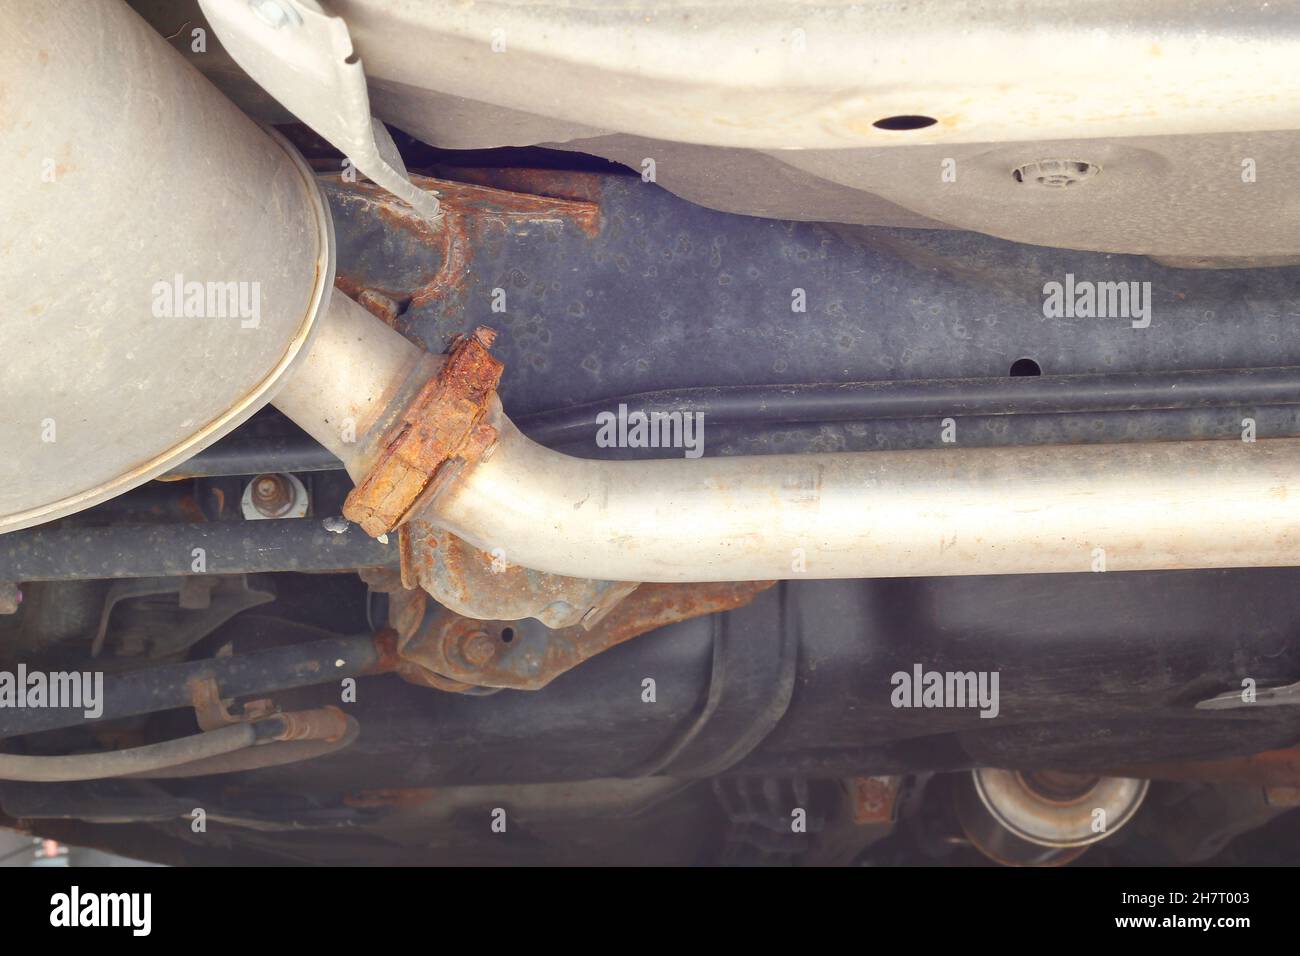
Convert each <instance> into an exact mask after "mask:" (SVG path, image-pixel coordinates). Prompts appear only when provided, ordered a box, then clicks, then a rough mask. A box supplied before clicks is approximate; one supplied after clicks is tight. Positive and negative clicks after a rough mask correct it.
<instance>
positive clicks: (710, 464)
mask: <svg viewBox="0 0 1300 956" xmlns="http://www.w3.org/2000/svg"><path fill="white" fill-rule="evenodd" d="M94 7H95V15H94V16H93V17H90V16H87V15H86V7H85V4H84V3H72V2H70V0H58V2H50V3H45V4H41V5H40V6H39V7H34V8H33V9H31V10H24V11H23V14H22V15H21V16H17V15H9V16H6V17H4V18H3V19H0V43H2V44H3V46H4V48H5V50H6V57H5V59H4V61H3V64H0V122H2V123H3V124H4V125H5V127H6V128H5V130H4V138H3V156H4V158H5V159H6V160H7V161H8V168H9V169H10V170H14V171H16V172H15V174H14V176H13V178H12V179H11V182H10V186H9V188H8V189H7V190H6V194H5V197H4V200H3V212H4V215H3V216H2V217H0V257H2V258H0V262H3V267H4V268H3V272H2V273H0V296H2V297H3V301H5V302H6V306H7V312H8V315H9V318H7V319H6V321H5V323H4V324H3V326H2V327H0V328H2V329H3V332H2V333H0V334H2V335H3V340H2V341H0V354H3V355H4V356H5V357H6V358H7V359H8V360H9V366H8V367H7V368H6V371H5V375H4V377H3V379H2V380H0V419H2V420H3V421H2V424H3V434H4V435H5V446H6V447H5V449H4V451H5V454H4V455H3V456H0V462H2V463H0V531H5V530H11V529H14V528H20V527H25V526H27V525H31V524H36V523H39V522H42V521H47V520H50V519H51V518H55V517H58V516H59V515H63V514H67V513H69V512H71V511H74V510H77V509H80V508H84V507H87V506H89V505H91V504H94V503H95V502H97V501H101V500H103V499H105V498H108V497H110V496H112V495H115V494H118V493H120V492H122V491H125V490H126V489H128V488H130V487H132V486H134V485H136V484H139V483H141V482H143V481H145V480H148V479H149V478H151V477H153V476H155V475H157V474H159V473H161V472H162V471H164V470H166V469H167V468H169V467H170V466H172V465H173V464H175V463H176V462H178V461H180V460H182V459H184V458H185V457H187V456H188V455H191V454H193V453H194V452H195V451H197V450H199V449H201V448H202V447H204V446H205V445H206V444H208V443H210V442H211V441H213V440H215V439H216V438H217V437H219V436H220V435H222V434H224V433H225V432H227V431H229V430H230V429H231V428H233V427H234V426H235V425H237V424H238V423H239V422H241V421H243V420H244V419H245V418H247V417H248V416H249V415H250V414H252V412H253V411H254V410H255V409H256V408H257V407H259V406H260V405H261V404H263V403H265V402H266V401H268V400H271V399H272V397H273V396H274V400H275V403H276V404H277V405H278V406H279V407H280V408H281V409H282V410H283V411H284V412H286V413H287V414H288V415H289V416H290V417H291V418H293V419H294V420H295V421H297V422H298V423H299V424H300V425H302V427H304V428H305V429H306V430H307V431H308V432H309V433H311V434H312V435H313V436H314V437H316V439H317V440H318V441H320V442H321V443H322V444H324V445H325V446H326V447H327V448H329V449H330V450H331V451H333V452H334V453H335V454H336V455H338V456H339V457H340V458H341V459H342V460H343V461H344V463H345V465H346V466H347V467H348V470H349V471H350V473H351V474H352V476H353V478H354V479H355V480H356V481H357V483H358V488H357V489H356V491H354V493H353V496H352V497H351V498H350V499H349V508H348V510H347V513H348V514H349V516H350V517H352V518H353V519H354V520H356V521H358V522H359V523H360V524H361V525H362V526H363V527H364V528H365V529H366V530H367V531H368V532H370V533H371V534H373V535H376V536H379V535H383V534H387V533H388V532H390V531H393V530H395V529H398V528H399V527H406V526H408V525H409V524H410V523H411V522H420V523H422V524H423V525H426V526H431V527H435V528H440V529H446V530H449V531H451V532H453V533H454V534H455V535H457V536H459V537H461V538H463V539H464V540H465V541H467V542H469V543H470V544H472V545H474V546H475V547H476V548H478V549H481V550H482V551H483V552H487V553H491V554H500V555H502V556H503V557H504V559H505V560H506V561H507V562H509V564H511V565H514V566H517V567H522V568H525V569H532V570H534V571H538V572H545V573H546V574H550V575H556V576H562V577H563V578H566V579H583V580H581V581H579V582H578V584H574V582H573V581H572V580H569V582H568V583H567V584H563V583H562V584H560V585H555V586H556V587H559V588H560V589H561V590H563V589H564V588H568V591H566V592H565V593H566V594H569V595H570V596H571V599H570V598H566V601H568V603H569V604H571V605H572V606H573V607H575V608H577V611H575V613H582V614H586V613H587V612H585V611H583V608H584V607H586V606H587V605H586V604H585V603H584V602H586V601H587V599H588V597H589V592H591V589H590V588H587V589H585V590H584V588H583V587H582V586H580V585H582V584H584V583H585V584H591V583H592V582H591V581H587V580H585V579H599V580H603V581H606V582H608V581H620V582H665V583H667V582H691V581H745V580H773V579H782V578H797V577H804V576H807V577H821V578H837V577H879V576H900V575H959V574H1011V573H1042V572H1069V571H1090V570H1091V571H1101V570H1110V571H1120V570H1148V569H1160V568H1215V567H1259V566H1279V565H1290V564H1293V563H1295V559H1296V554H1297V550H1298V546H1300V528H1298V526H1297V520H1298V518H1300V507H1298V505H1297V502H1300V480H1298V479H1297V478H1296V475H1297V473H1298V472H1300V441H1296V440H1273V441H1261V442H1258V443H1254V444H1246V443H1236V442H1232V443H1228V442H1181V443H1169V444H1154V445H1151V444H1147V445H1109V446H1104V445H1103V446H1081V447H1055V448H1003V449H979V450H962V449H946V450H934V451H907V452H869V453H860V454H834V455H816V456H795V457H791V456H771V457H761V458H714V459H700V460H675V461H651V462H644V461H643V462H604V461H584V460H578V459H574V458H570V457H566V456H564V455H561V454H557V453H555V452H552V451H549V450H547V449H545V448H542V447H541V446H538V445H536V444H534V443H533V442H531V441H529V440H528V439H527V438H525V437H524V436H523V435H522V434H520V433H519V432H518V430H517V429H516V428H515V427H514V426H513V425H512V424H511V422H510V421H509V419H508V418H507V417H506V416H505V414H504V413H503V412H502V410H501V407H500V404H499V402H498V400H497V398H496V393H495V385H496V380H497V376H499V375H500V372H501V369H500V365H499V363H496V362H495V360H494V359H492V358H491V357H490V355H488V353H487V350H486V344H488V339H487V337H484V338H482V339H481V340H475V341H467V342H464V343H461V344H460V345H459V346H458V350H457V351H454V352H453V353H452V355H450V356H449V357H447V358H446V359H445V360H444V359H439V358H437V357H433V356H429V355H427V354H425V353H424V352H422V351H421V350H420V349H418V348H417V347H416V346H414V345H413V344H412V343H410V342H408V341H407V340H406V339H404V338H403V337H402V336H400V335H399V334H398V333H396V332H395V331H393V330H392V329H390V328H389V327H387V326H386V325H384V324H383V323H382V322H381V321H380V320H378V319H377V318H374V317H373V316H371V315H370V314H369V313H367V312H366V311H365V310H364V309H362V308H361V307H360V306H358V305H356V304H355V303H354V302H352V301H351V300H350V299H348V298H346V297H345V296H342V295H335V296H333V297H332V298H331V297H330V296H329V292H330V286H331V283H332V280H333V269H334V262H333V249H332V234H331V227H330V219H329V215H328V212H327V210H326V208H325V206H324V204H323V202H322V200H321V196H320V193H319V191H318V189H317V187H316V185H315V183H314V181H313V179H312V176H311V174H310V171H309V170H308V169H307V167H306V166H305V165H304V164H303V162H302V161H301V159H300V158H299V157H297V156H296V155H295V154H294V153H293V152H292V150H290V149H288V148H287V147H286V146H285V145H284V144H282V143H281V142H279V141H278V140H276V139H274V138H273V137H271V136H269V135H267V134H266V133H264V132H263V131H262V130H260V129H258V128H257V127H256V126H255V125H254V124H253V123H252V122H251V121H250V120H249V119H248V118H247V117H246V116H244V114H243V113H241V112H240V111H239V110H237V109H236V108H235V107H234V106H233V105H231V104H230V103H229V102H228V101H226V100H225V99H224V98H223V97H222V96H221V95H220V94H219V93H218V92H217V91H216V90H215V89H213V88H212V87H211V86H210V85H209V84H208V83H207V81H206V80H204V79H203V78H202V77H201V76H199V74H198V73H197V72H196V71H194V70H193V69H192V68H191V67H189V66H188V65H187V64H185V63H184V62H183V60H182V59H181V57H180V56H179V54H177V53H176V52H175V51H173V50H171V49H170V48H169V47H168V46H167V44H166V42H165V41H163V40H162V39H161V38H160V37H159V36H158V35H157V34H156V33H154V32H153V31H152V30H151V29H150V28H149V27H148V26H147V25H146V24H145V23H144V22H143V21H142V20H140V19H139V18H138V17H137V16H136V15H135V14H134V13H133V12H132V11H130V10H129V9H128V8H127V7H126V6H124V5H123V4H121V3H118V2H115V0H113V2H110V0H99V2H97V3H95V5H94ZM232 296H233V298H232ZM232 303H233V305H232ZM245 305H246V306H247V308H244V306H245ZM232 310H233V314H232ZM245 313H247V314H245ZM320 316H324V321H323V322H321V321H319V319H318V317H320ZM318 325H321V326H322V327H321V328H320V329H319V331H318V332H317V330H316V326H318ZM313 334H315V335H316V340H315V342H314V344H313V345H312V346H311V348H310V351H308V344H309V339H310V338H311V336H312V335H313ZM291 370H292V374H290V372H291ZM277 390H279V392H278V395H277V394H276V393H277ZM403 536H404V541H405V545H406V549H405V550H409V548H410V546H411V545H412V541H413V540H416V541H418V540H423V536H422V535H418V534H406V533H404V532H403ZM407 559H408V560H407V563H408V564H420V562H419V561H414V560H411V559H412V556H411V555H407ZM424 563H425V564H428V563H429V562H427V561H426V562H424ZM417 577H418V576H415V575H408V580H414V579H416V578H417ZM422 583H423V582H422ZM554 584H555V583H554V582H543V583H542V586H541V587H539V588H538V590H539V591H542V592H544V596H543V600H545V601H549V602H551V603H554V593H555V592H554V590H553V589H552V585H554ZM606 590H607V589H603V588H596V589H595V593H598V594H603V593H605V591H606ZM609 593H613V594H623V593H626V589H612V590H610V591H609ZM573 594H579V595H581V599H579V598H578V597H572V595H573ZM591 600H592V602H595V601H596V600H597V599H595V598H592V599H591ZM591 607H595V603H592V604H591ZM584 619H586V618H584ZM592 620H594V618H592Z"/></svg>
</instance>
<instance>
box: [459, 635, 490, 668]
mask: <svg viewBox="0 0 1300 956" xmlns="http://www.w3.org/2000/svg"><path fill="white" fill-rule="evenodd" d="M496 652H497V645H496V641H494V640H492V638H491V637H490V636H489V635H488V633H487V632H486V631H473V632H471V633H469V634H466V635H465V637H464V639H463V640H462V641H461V644H460V656H461V657H462V658H463V659H464V661H465V663H466V664H469V665H470V666H471V667H483V666H485V665H486V664H489V663H490V662H491V661H492V658H494V657H495V656H496Z"/></svg>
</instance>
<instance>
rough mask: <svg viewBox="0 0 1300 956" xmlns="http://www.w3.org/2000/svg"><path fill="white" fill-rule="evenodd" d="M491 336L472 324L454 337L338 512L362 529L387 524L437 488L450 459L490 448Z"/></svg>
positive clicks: (495, 376) (464, 459)
mask: <svg viewBox="0 0 1300 956" xmlns="http://www.w3.org/2000/svg"><path fill="white" fill-rule="evenodd" d="M494 336H495V333H493V332H492V331H491V330H490V329H487V328H479V329H476V330H475V331H474V332H473V333H472V334H470V335H466V336H464V337H460V338H458V339H457V340H456V341H455V342H454V343H453V345H452V347H451V350H450V351H449V353H448V355H447V360H446V361H445V362H444V363H443V365H442V367H441V368H440V369H439V370H438V372H437V374H436V375H435V376H434V377H433V378H432V379H430V380H429V382H428V383H427V384H426V385H425V386H424V388H422V389H421V390H420V392H419V393H418V394H417V395H416V397H415V398H414V399H413V400H412V402H411V404H410V405H409V406H408V407H407V409H406V410H405V411H404V412H403V413H402V415H401V417H400V419H399V420H398V421H397V423H396V424H395V425H394V426H393V427H392V429H391V430H390V431H389V433H388V435H386V436H385V438H384V440H383V447H382V449H381V451H380V454H379V459H378V461H376V462H375V464H374V466H373V467H372V468H371V470H370V471H369V473H368V474H367V475H366V476H365V477H364V478H363V479H362V480H361V481H360V482H359V483H358V484H357V487H356V488H355V489H353V491H352V493H351V494H350V495H348V499H347V502H346V503H345V504H344V506H343V514H344V516H345V517H346V518H348V519H349V520H351V521H355V522H356V523H357V524H359V525H361V527H362V528H363V529H364V530H365V531H366V533H367V534H370V535H372V536H376V537H377V536H379V535H381V534H386V533H387V532H389V531H391V530H393V529H394V528H395V527H396V526H397V525H398V524H400V523H401V522H402V520H403V519H404V518H405V517H406V515H407V514H408V513H409V512H410V510H411V508H412V506H413V505H414V504H415V503H416V501H418V500H419V499H420V498H421V497H422V496H424V495H425V493H426V492H429V493H436V491H437V488H438V484H439V482H441V481H445V480H447V479H448V478H449V477H450V475H451V471H452V469H453V468H454V466H455V463H457V462H461V463H469V464H472V463H473V462H476V461H478V460H479V459H480V458H481V457H482V456H483V455H484V454H487V453H489V451H490V449H491V447H492V446H493V444H494V443H495V442H496V432H495V430H494V429H493V428H492V427H491V426H490V425H488V424H487V423H486V422H485V421H484V418H485V416H486V414H487V412H488V407H489V402H490V399H491V398H492V397H493V395H494V394H495V389H496V385H497V382H498V381H499V380H500V378H501V369H502V365H501V362H499V361H498V360H496V359H495V358H493V357H492V355H491V354H489V352H488V349H489V348H491V346H492V340H493V338H494Z"/></svg>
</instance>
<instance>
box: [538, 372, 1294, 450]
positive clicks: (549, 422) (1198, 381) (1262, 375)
mask: <svg viewBox="0 0 1300 956" xmlns="http://www.w3.org/2000/svg"><path fill="white" fill-rule="evenodd" d="M615 403H621V404H624V405H626V406H627V407H628V410H629V412H633V411H636V412H644V413H645V414H647V415H650V414H654V413H656V412H659V413H665V412H691V413H703V415H704V419H705V421H706V422H708V423H709V424H711V425H745V424H758V423H763V424H780V423H787V424H789V423H800V422H802V423H814V422H847V421H871V420H878V419H900V418H944V417H953V418H961V417H963V416H973V415H1044V414H1046V415H1050V414H1071V413H1078V412H1133V411H1160V410H1168V409H1187V408H1213V407H1218V406H1224V407H1251V406H1256V405H1296V404H1300V368H1296V367H1290V366H1287V367H1279V368H1249V369H1210V370H1205V371H1184V372H1119V373H1105V374H1101V375H1043V376H1025V377H1017V378H971V379H935V380H925V381H911V382H909V381H898V382H843V383H836V384H817V385H732V386H726V387H720V388H678V389H665V390H662V391H654V392H641V393H639V394H636V395H628V396H625V397H622V398H611V399H606V400H604V401H600V402H592V403H589V404H586V405H575V406H570V407H568V408H560V409H555V410H553V411H549V412H540V413H536V414H533V415H525V416H523V417H521V418H519V419H517V420H516V422H515V424H517V425H518V426H519V429H520V431H522V432H523V433H524V434H526V435H527V436H528V437H529V438H531V439H532V440H533V441H535V442H538V443H539V444H542V445H548V446H556V445H566V444H570V443H573V442H576V441H583V440H587V441H590V440H591V439H592V438H593V437H594V436H595V435H596V430H597V420H596V416H597V415H599V414H601V413H602V412H603V413H608V412H610V411H611V410H612V408H611V406H612V405H613V404H615Z"/></svg>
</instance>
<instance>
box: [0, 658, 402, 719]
mask: <svg viewBox="0 0 1300 956" xmlns="http://www.w3.org/2000/svg"><path fill="white" fill-rule="evenodd" d="M378 662H379V651H378V650H377V649H376V647H375V641H374V638H373V637H371V636H370V635H369V634H366V635H362V636H358V637H339V638H331V639H329V640H324V641H311V642H309V643H306V644H291V645H289V646H288V647H277V648H274V649H272V650H266V651H255V652H253V653H251V654H236V655H233V656H231V657H214V658H210V659H208V660H202V661H187V662H185V663H182V664H164V665H162V666H160V667H148V668H143V669H141V670H137V671H128V672H127V673H124V674H110V675H107V676H105V678H104V687H103V693H102V695H101V696H102V700H101V703H102V705H103V710H102V712H101V713H100V715H99V717H98V718H97V720H98V721H106V720H114V719H116V718H120V717H136V716H139V715H140V714H151V713H155V712H158V711H164V710H176V709H179V708H188V707H193V706H194V702H193V700H192V699H191V692H190V687H191V685H192V684H191V682H193V681H197V680H202V679H204V678H208V677H210V678H212V679H213V680H215V681H216V682H217V686H218V687H219V688H220V689H221V696H222V697H223V698H227V699H228V698H232V697H246V696H250V695H263V694H270V693H273V692H275V691H283V690H293V689H294V688H296V687H310V686H313V685H316V684H328V683H331V682H333V681H338V680H342V679H343V678H345V677H358V676H360V675H362V674H367V673H372V672H374V669H375V667H376V665H377V664H378ZM85 723H87V719H86V717H85V715H84V713H83V712H82V711H81V710H77V709H61V708H52V707H44V708H22V709H18V708H6V709H5V710H0V739H3V738H6V737H17V736H20V735H23V734H32V733H37V732H39V731H43V730H57V729H59V728H63V727H77V726H80V725H82V724H85Z"/></svg>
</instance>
